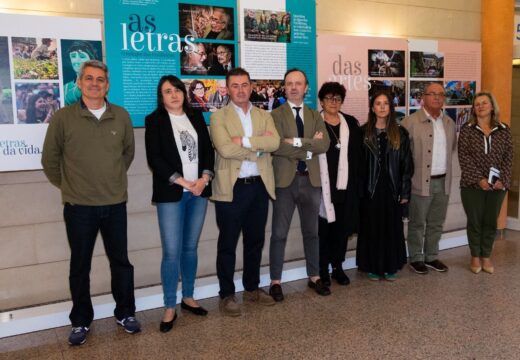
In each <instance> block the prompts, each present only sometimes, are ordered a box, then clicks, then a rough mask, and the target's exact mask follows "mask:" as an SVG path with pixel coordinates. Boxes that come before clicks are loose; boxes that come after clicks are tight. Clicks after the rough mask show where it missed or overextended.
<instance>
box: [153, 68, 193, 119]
mask: <svg viewBox="0 0 520 360" xmlns="http://www.w3.org/2000/svg"><path fill="white" fill-rule="evenodd" d="M165 82H169V83H170V85H171V86H173V87H174V88H176V89H178V90H180V91H182V93H183V94H184V101H183V102H182V110H184V112H185V113H189V112H190V111H191V105H190V101H189V99H188V92H187V91H186V85H184V83H183V82H182V80H180V79H179V78H178V77H177V76H174V75H164V76H163V77H161V79H160V80H159V84H157V108H158V109H165V107H164V98H163V95H162V86H163V85H164V83H165Z"/></svg>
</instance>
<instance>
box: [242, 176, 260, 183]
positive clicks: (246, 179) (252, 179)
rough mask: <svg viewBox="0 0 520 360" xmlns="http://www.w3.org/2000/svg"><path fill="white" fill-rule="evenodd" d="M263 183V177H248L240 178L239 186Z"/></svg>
mask: <svg viewBox="0 0 520 360" xmlns="http://www.w3.org/2000/svg"><path fill="white" fill-rule="evenodd" d="M259 181H262V177H261V176H248V177H243V178H238V179H237V183H239V184H254V183H255V182H259Z"/></svg>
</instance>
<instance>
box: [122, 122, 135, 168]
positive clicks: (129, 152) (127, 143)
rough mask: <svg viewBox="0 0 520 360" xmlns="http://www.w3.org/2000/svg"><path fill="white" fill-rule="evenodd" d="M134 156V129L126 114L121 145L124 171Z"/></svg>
mask: <svg viewBox="0 0 520 360" xmlns="http://www.w3.org/2000/svg"><path fill="white" fill-rule="evenodd" d="M134 155H135V139H134V127H133V126H132V120H130V115H128V113H127V114H126V129H125V139H124V143H123V159H124V161H125V166H126V170H128V169H129V168H130V165H131V164H132V161H133V160H134Z"/></svg>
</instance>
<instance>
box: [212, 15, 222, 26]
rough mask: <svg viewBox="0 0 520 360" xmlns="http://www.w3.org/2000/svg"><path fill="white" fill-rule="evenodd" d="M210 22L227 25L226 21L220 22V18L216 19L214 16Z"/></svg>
mask: <svg viewBox="0 0 520 360" xmlns="http://www.w3.org/2000/svg"><path fill="white" fill-rule="evenodd" d="M209 20H210V21H211V22H214V23H217V24H219V25H226V22H225V21H222V20H219V19H218V18H216V17H214V16H212V17H210V18H209Z"/></svg>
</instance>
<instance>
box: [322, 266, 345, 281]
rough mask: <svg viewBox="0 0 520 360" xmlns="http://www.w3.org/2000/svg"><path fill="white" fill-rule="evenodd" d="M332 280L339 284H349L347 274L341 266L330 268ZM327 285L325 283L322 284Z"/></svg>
mask: <svg viewBox="0 0 520 360" xmlns="http://www.w3.org/2000/svg"><path fill="white" fill-rule="evenodd" d="M331 277H332V278H333V279H334V280H336V281H337V282H338V284H340V285H348V284H350V279H349V278H348V276H347V274H345V272H344V271H343V269H342V268H341V267H334V268H332V276H331ZM324 285H327V284H324Z"/></svg>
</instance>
